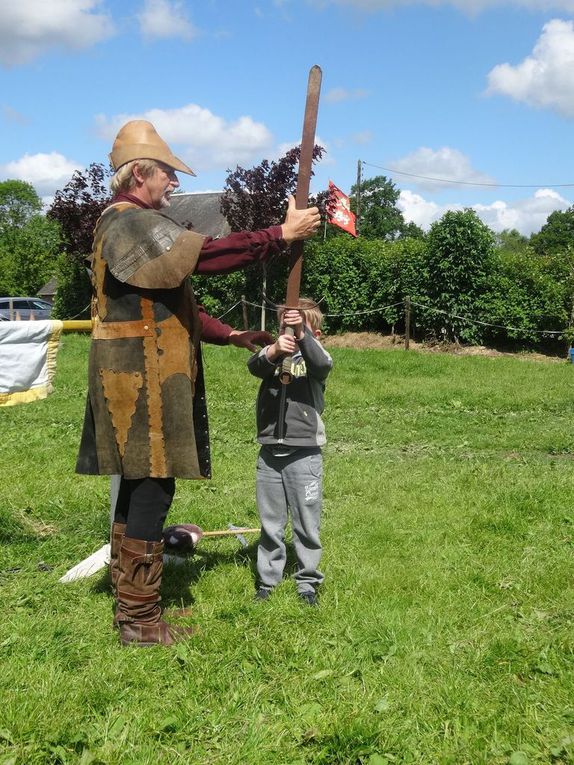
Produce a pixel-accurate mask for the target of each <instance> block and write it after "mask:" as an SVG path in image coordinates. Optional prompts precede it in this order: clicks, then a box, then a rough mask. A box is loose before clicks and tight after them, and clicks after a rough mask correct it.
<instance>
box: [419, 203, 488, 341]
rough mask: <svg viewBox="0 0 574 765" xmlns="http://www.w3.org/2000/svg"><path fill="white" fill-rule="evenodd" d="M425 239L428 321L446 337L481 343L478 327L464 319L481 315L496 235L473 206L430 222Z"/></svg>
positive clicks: (437, 332)
mask: <svg viewBox="0 0 574 765" xmlns="http://www.w3.org/2000/svg"><path fill="white" fill-rule="evenodd" d="M426 241H427V264H426V265H427V276H426V278H427V295H428V299H429V301H430V304H431V306H432V308H433V309H434V311H432V312H430V316H429V322H430V325H431V326H433V327H434V331H435V334H436V335H437V336H438V337H441V338H443V339H448V340H458V339H462V340H466V341H469V342H477V341H480V339H481V337H482V334H481V329H480V325H477V324H473V323H472V321H465V320H464V319H470V320H472V319H478V318H479V298H480V296H481V295H482V294H483V293H484V292H485V290H486V287H487V273H488V269H489V266H490V260H491V258H492V255H493V251H494V234H493V233H492V231H491V230H490V229H489V228H488V226H487V225H486V224H484V223H483V222H482V221H481V220H480V218H479V217H478V216H477V214H476V213H475V212H474V210H470V209H466V210H463V211H460V210H457V211H452V210H451V211H449V212H447V213H445V214H444V215H443V217H442V218H441V219H440V221H438V222H436V223H433V224H432V226H431V228H430V231H429V233H428V236H427V240H426ZM458 317H463V318H458Z"/></svg>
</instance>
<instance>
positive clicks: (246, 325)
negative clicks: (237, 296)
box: [241, 295, 249, 330]
mask: <svg viewBox="0 0 574 765" xmlns="http://www.w3.org/2000/svg"><path fill="white" fill-rule="evenodd" d="M241 309H242V311H243V329H245V330H247V329H249V317H248V316H247V303H246V302H245V295H241Z"/></svg>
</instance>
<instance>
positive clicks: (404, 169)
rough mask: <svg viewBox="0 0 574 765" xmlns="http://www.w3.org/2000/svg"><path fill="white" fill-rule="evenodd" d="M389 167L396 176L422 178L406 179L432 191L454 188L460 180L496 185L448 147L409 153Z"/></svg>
mask: <svg viewBox="0 0 574 765" xmlns="http://www.w3.org/2000/svg"><path fill="white" fill-rule="evenodd" d="M390 164H391V167H392V169H393V170H395V171H396V172H397V174H399V173H404V174H405V175H406V176H409V175H412V176H414V175H417V176H421V177H420V178H409V179H408V181H409V183H414V184H416V185H417V186H419V187H420V188H424V189H429V190H432V191H437V190H438V189H441V188H448V187H452V186H457V185H459V183H460V182H461V181H464V182H465V183H476V184H491V183H492V184H494V183H495V181H494V179H493V178H491V177H490V176H488V175H486V174H485V173H481V172H480V171H479V170H475V169H474V168H473V167H472V165H471V162H470V160H469V158H468V157H467V156H466V155H465V154H463V153H462V152H461V151H459V150H458V149H451V148H450V147H448V146H443V147H442V148H440V149H437V150H436V151H435V150H434V149H429V148H427V147H426V146H421V147H420V148H419V149H416V151H413V152H411V154H407V155H406V156H405V157H402V158H401V159H397V160H394V161H392V162H391V163H390ZM429 178H438V179H439V180H437V181H434V180H428V179H429Z"/></svg>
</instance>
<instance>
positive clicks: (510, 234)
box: [494, 228, 528, 253]
mask: <svg viewBox="0 0 574 765" xmlns="http://www.w3.org/2000/svg"><path fill="white" fill-rule="evenodd" d="M494 238H495V243H496V248H497V249H498V250H500V252H504V253H513V252H523V251H524V250H526V248H527V247H528V237H526V236H524V235H523V234H521V233H520V232H519V231H517V230H516V229H515V228H513V229H508V228H505V229H504V231H499V232H498V233H497V234H495V235H494Z"/></svg>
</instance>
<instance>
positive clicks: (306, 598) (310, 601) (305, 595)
mask: <svg viewBox="0 0 574 765" xmlns="http://www.w3.org/2000/svg"><path fill="white" fill-rule="evenodd" d="M298 594H299V597H300V598H301V600H302V601H303V602H304V603H306V604H307V605H308V606H318V605H319V600H318V598H317V593H316V592H313V590H305V591H304V592H300V593H298Z"/></svg>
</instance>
